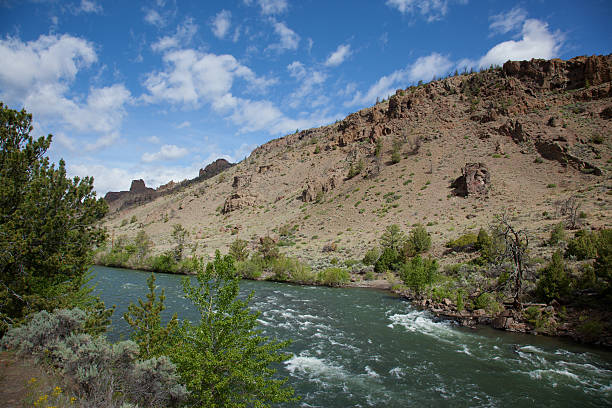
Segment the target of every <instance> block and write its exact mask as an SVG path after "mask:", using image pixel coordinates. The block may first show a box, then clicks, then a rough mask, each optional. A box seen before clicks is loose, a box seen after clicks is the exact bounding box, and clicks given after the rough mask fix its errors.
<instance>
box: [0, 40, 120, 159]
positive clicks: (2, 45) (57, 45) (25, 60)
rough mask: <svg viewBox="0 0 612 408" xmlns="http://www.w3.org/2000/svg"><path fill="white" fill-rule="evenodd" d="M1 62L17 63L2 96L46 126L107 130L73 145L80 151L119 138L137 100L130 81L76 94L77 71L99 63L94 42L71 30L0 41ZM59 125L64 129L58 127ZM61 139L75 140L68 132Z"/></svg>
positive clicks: (4, 75)
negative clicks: (127, 110) (127, 109)
mask: <svg viewBox="0 0 612 408" xmlns="http://www.w3.org/2000/svg"><path fill="white" fill-rule="evenodd" d="M0 60H2V61H11V64H8V65H7V66H6V67H5V68H4V69H3V70H2V71H0V89H1V91H0V98H2V99H4V100H5V101H6V102H9V103H12V104H21V105H24V106H25V107H26V109H28V110H29V111H30V112H32V113H34V115H35V116H36V118H37V120H40V121H41V122H43V123H44V124H45V125H48V124H55V125H60V126H64V127H68V128H70V129H73V130H76V131H77V132H83V133H85V132H86V133H88V134H91V132H96V133H101V134H102V135H101V136H99V137H98V139H97V140H95V141H94V142H88V141H82V142H81V143H82V146H73V148H74V149H76V148H77V147H81V148H84V149H86V150H94V149H97V148H102V147H106V146H109V145H111V144H112V143H113V142H114V141H115V140H117V139H118V137H119V136H118V135H119V133H118V131H119V128H120V127H121V124H122V121H123V118H124V116H125V109H124V107H125V105H126V104H128V103H130V102H131V94H130V92H129V91H128V90H127V89H126V88H125V86H124V85H122V84H114V85H112V86H107V87H100V88H96V87H92V88H90V89H89V92H88V94H87V97H86V98H85V99H83V97H82V95H76V96H72V95H71V93H72V91H73V90H72V89H71V85H72V83H73V82H74V81H75V79H76V76H77V73H78V72H79V71H80V70H82V69H85V68H88V67H90V66H91V65H92V64H93V63H94V62H96V61H97V55H96V52H95V51H94V48H93V45H92V44H90V43H89V42H87V41H85V40H83V39H80V38H77V37H72V36H70V35H67V34H65V35H62V36H53V35H49V36H41V37H39V39H38V40H35V41H30V42H27V43H24V42H22V41H20V40H19V39H15V38H7V39H5V40H0ZM68 95H71V96H68ZM53 129H54V131H56V132H62V130H63V129H62V128H57V126H53ZM60 140H61V141H63V143H62V144H63V145H67V144H69V143H71V141H74V139H72V138H70V137H68V136H66V135H64V137H60Z"/></svg>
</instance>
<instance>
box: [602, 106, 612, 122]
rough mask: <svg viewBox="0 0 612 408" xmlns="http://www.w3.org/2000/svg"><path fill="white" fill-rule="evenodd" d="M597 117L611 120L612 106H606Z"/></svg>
mask: <svg viewBox="0 0 612 408" xmlns="http://www.w3.org/2000/svg"><path fill="white" fill-rule="evenodd" d="M599 116H601V118H602V119H608V120H609V119H612V106H608V107H607V108H605V109H604V110H602V111H601V112H599Z"/></svg>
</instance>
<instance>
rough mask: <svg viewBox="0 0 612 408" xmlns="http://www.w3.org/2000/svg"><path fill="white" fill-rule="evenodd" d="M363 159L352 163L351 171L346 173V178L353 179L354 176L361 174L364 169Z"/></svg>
mask: <svg viewBox="0 0 612 408" xmlns="http://www.w3.org/2000/svg"><path fill="white" fill-rule="evenodd" d="M363 167H364V164H363V159H359V160H358V161H357V163H355V164H354V163H351V164H350V166H349V171H348V174H347V175H346V178H348V179H352V178H353V177H355V176H357V175H358V174H360V173H361V172H362V171H363Z"/></svg>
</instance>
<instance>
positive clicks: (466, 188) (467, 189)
mask: <svg viewBox="0 0 612 408" xmlns="http://www.w3.org/2000/svg"><path fill="white" fill-rule="evenodd" d="M461 172H462V175H461V176H460V177H458V178H457V179H456V180H455V181H454V182H453V183H452V184H451V187H452V188H454V192H455V194H456V195H459V196H463V197H467V196H469V195H485V194H487V192H488V191H489V188H490V184H491V175H490V173H489V169H488V168H487V166H486V165H485V164H484V163H467V164H466V165H465V167H464V168H463V169H462V170H461Z"/></svg>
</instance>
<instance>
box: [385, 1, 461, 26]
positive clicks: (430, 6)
mask: <svg viewBox="0 0 612 408" xmlns="http://www.w3.org/2000/svg"><path fill="white" fill-rule="evenodd" d="M451 2H452V0H451ZM456 2H457V3H459V4H466V3H467V0H457V1H456ZM386 4H387V6H389V7H391V8H395V9H397V10H398V11H399V12H400V13H402V14H411V15H414V14H417V13H418V14H420V15H421V16H422V17H423V18H425V20H426V21H428V22H432V21H436V20H440V19H442V18H443V17H444V16H445V15H446V13H448V4H449V0H387V3H386Z"/></svg>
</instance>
